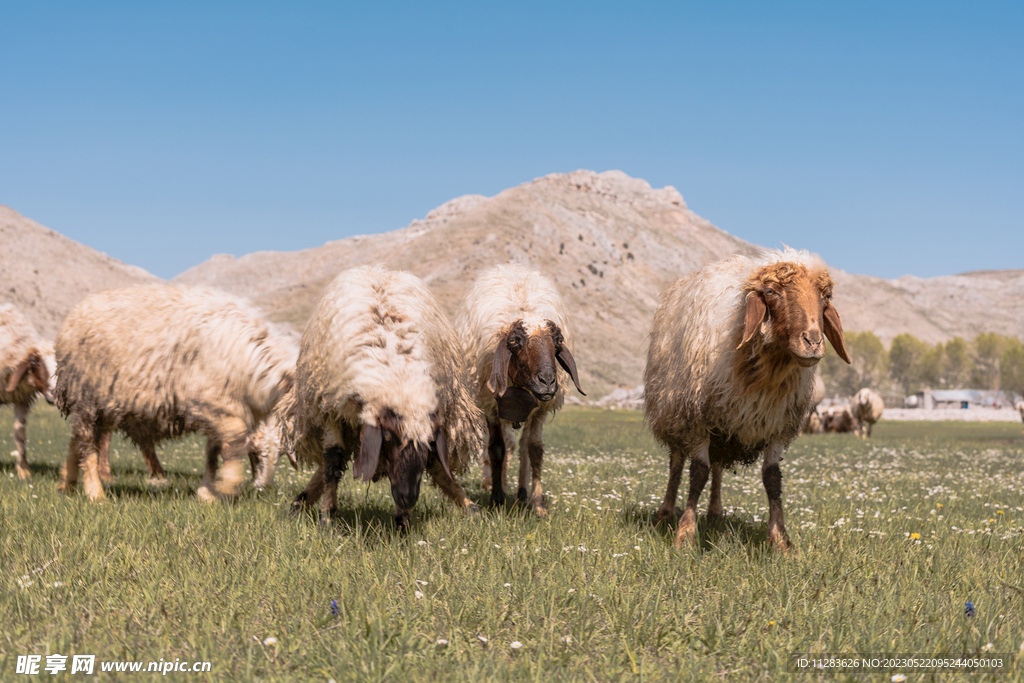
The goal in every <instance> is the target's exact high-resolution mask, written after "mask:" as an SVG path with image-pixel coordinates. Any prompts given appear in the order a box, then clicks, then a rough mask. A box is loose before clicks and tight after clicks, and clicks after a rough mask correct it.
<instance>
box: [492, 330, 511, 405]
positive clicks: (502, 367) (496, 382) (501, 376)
mask: <svg viewBox="0 0 1024 683" xmlns="http://www.w3.org/2000/svg"><path fill="white" fill-rule="evenodd" d="M511 361H512V349H510V348H509V347H508V341H507V340H506V339H505V338H504V337H502V338H501V340H500V341H498V348H496V349H495V350H494V362H493V363H491V377H490V379H488V380H487V388H488V389H490V390H491V392H492V393H493V394H494V395H495V396H504V395H505V390H506V389H508V366H509V363H510V362H511Z"/></svg>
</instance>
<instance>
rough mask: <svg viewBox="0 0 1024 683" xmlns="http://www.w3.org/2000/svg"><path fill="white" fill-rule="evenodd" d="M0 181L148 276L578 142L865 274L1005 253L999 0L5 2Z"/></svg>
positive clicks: (1016, 116) (1012, 39)
mask: <svg viewBox="0 0 1024 683" xmlns="http://www.w3.org/2000/svg"><path fill="white" fill-rule="evenodd" d="M0 25H2V35H3V38H2V40H0V203H3V204H7V205H9V206H11V207H12V208H14V209H16V210H17V211H19V212H21V213H22V214H24V215H26V216H28V217H30V218H33V219H34V220H37V221H39V222H40V223H42V224H43V225H46V226H48V227H50V228H53V229H54V230H57V231H59V232H61V233H64V234H66V235H68V236H69V237H71V238H73V239H76V240H78V241H80V242H83V243H85V244H88V245H90V246H92V247H95V248H97V249H99V250H101V251H104V252H106V253H108V254H110V255H112V256H115V257H116V258H119V259H121V260H123V261H126V262H128V263H132V264H135V265H139V266H142V267H143V268H146V269H147V270H149V271H151V272H153V273H155V274H157V275H160V276H161V277H172V276H174V275H176V274H177V273H180V272H181V271H183V270H185V269H187V268H189V267H191V266H193V265H196V264H198V263H200V262H201V261H203V260H205V259H207V258H208V257H209V256H210V255H211V254H214V253H233V254H236V255H241V254H245V253H249V252H252V251H258V250H266V249H273V250H293V249H301V248H306V247H312V246H317V245H320V244H323V243H324V242H326V241H329V240H333V239H340V238H343V237H346V236H349V235H353V234H365V233H371V232H382V231H387V230H393V229H396V228H400V227H404V226H405V225H407V224H408V223H409V221H410V220H412V219H414V218H419V217H422V216H424V215H425V214H426V213H427V212H428V211H429V210H430V209H432V208H433V207H435V206H437V205H439V204H441V203H443V202H445V201H447V200H449V199H451V198H453V197H456V196H459V195H463V194H470V193H477V194H484V195H493V194H496V193H497V192H500V191H501V190H503V189H505V188H507V187H512V186H514V185H518V184H520V183H522V182H525V181H528V180H531V179H532V178H535V177H538V176H542V175H546V174H548V173H553V172H565V171H571V170H575V169H578V168H586V169H592V170H596V171H604V170H609V169H621V170H622V171H625V172H626V173H628V174H630V175H632V176H635V177H640V178H644V179H646V180H647V181H649V182H650V183H651V185H653V186H655V187H661V186H664V185H674V186H675V187H676V188H677V189H678V190H679V191H680V192H681V193H682V194H683V196H684V197H685V198H686V200H687V202H688V204H689V205H690V208H691V209H693V210H694V211H696V212H697V213H699V214H700V215H702V216H703V217H705V218H707V219H708V220H710V221H711V222H713V223H714V224H716V225H718V226H719V227H721V228H723V229H724V230H727V231H728V232H730V233H732V234H734V235H737V236H739V237H742V238H744V239H746V240H749V241H751V242H754V243H756V244H761V245H765V246H778V245H779V244H781V243H786V244H789V245H791V246H798V247H806V248H809V249H811V250H814V251H817V252H819V253H821V254H822V255H823V256H824V257H825V258H826V259H827V260H828V261H829V262H830V263H831V264H833V265H834V266H837V267H839V268H843V269H844V270H848V271H851V272H857V273H865V274H870V275H877V276H881V277H898V276H900V275H903V274H907V273H909V274H913V275H918V276H922V277H928V276H934V275H948V274H953V273H958V272H964V271H968V270H976V269H996V268H1021V267H1024V40H1022V38H1021V36H1024V4H1022V3H956V4H951V3H941V2H931V3H910V2H900V3H891V2H886V3H866V2H859V3H846V4H840V3H822V2H812V3H797V2H786V3H753V2H752V3H741V2H716V3H699V4H694V3H681V2H674V3H664V4H662V3H621V2H620V3H607V4H606V3H597V2H585V3H552V2H539V3H532V2H516V3H474V4H452V3H440V2H438V3H415V4H400V3H359V4H357V3H323V4H317V3H302V4H301V5H299V4H297V3H280V4H260V3H254V2H246V3H238V4H231V3H208V2H207V3H190V2H174V3H159V2H150V3H111V2H104V3H53V2H51V3H18V4H15V3H6V4H5V5H4V7H3V9H0Z"/></svg>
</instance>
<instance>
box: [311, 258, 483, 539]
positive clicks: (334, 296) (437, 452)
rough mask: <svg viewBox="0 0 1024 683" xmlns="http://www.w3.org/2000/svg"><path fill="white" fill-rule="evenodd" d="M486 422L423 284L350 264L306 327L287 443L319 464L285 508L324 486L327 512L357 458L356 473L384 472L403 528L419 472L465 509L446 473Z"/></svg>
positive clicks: (461, 463) (376, 475) (476, 442)
mask: <svg viewBox="0 0 1024 683" xmlns="http://www.w3.org/2000/svg"><path fill="white" fill-rule="evenodd" d="M482 422H483V416H482V415H481V414H480V411H479V410H478V409H477V407H476V406H475V405H473V399H472V396H471V395H470V393H469V391H468V389H467V386H466V382H465V380H464V378H463V361H462V355H461V353H460V350H459V344H458V340H457V338H456V337H455V330H453V329H452V326H451V325H450V324H449V322H448V320H447V319H446V318H445V316H444V313H443V312H442V311H441V308H440V306H439V305H438V303H437V300H436V299H434V297H433V295H432V294H431V293H430V291H429V290H428V289H427V287H426V285H424V284H423V282H422V281H421V280H419V279H418V278H417V277H415V276H413V275H411V274H409V273H405V272H394V271H389V270H387V269H386V268H384V267H383V266H379V265H378V266H363V267H360V268H354V269H352V270H347V271H345V272H343V273H341V274H340V275H339V276H338V277H337V278H335V279H334V281H333V282H332V283H331V284H330V285H329V286H328V287H327V289H326V290H325V291H324V293H323V295H322V296H321V298H320V302H319V303H318V304H317V307H316V310H315V311H314V312H313V316H312V317H311V318H310V320H309V322H308V323H307V324H306V331H305V333H304V334H303V335H302V343H301V347H300V350H299V361H298V366H297V369H296V382H295V406H294V427H293V428H292V431H293V432H294V436H293V439H294V450H295V453H296V455H297V456H298V459H299V461H300V462H304V463H316V464H318V465H319V466H318V469H317V470H316V473H315V474H314V475H313V477H312V479H310V482H309V484H308V485H307V486H306V489H305V490H304V491H303V492H302V493H300V494H299V495H298V496H297V497H296V498H295V501H294V502H293V503H292V510H293V511H294V512H298V511H301V510H303V509H308V508H310V507H312V506H313V504H314V503H316V501H317V500H319V499H320V498H321V496H323V501H322V502H321V506H320V507H321V522H322V523H327V522H328V521H329V520H330V518H331V517H332V516H333V514H334V512H335V510H336V509H337V495H338V480H339V478H340V477H341V475H342V473H343V472H344V471H345V468H346V467H347V466H348V462H349V460H350V459H353V458H354V463H353V466H352V474H353V476H354V477H355V478H357V479H362V480H364V481H370V480H373V481H377V480H378V479H380V478H381V477H387V478H388V480H389V481H390V482H391V494H392V496H393V497H394V500H395V524H396V526H398V528H399V529H405V528H406V527H408V525H409V523H410V516H411V511H412V507H413V506H414V505H415V504H416V501H417V499H418V498H419V495H420V482H421V479H422V477H423V473H424V471H427V472H429V473H430V476H431V478H432V480H433V482H434V484H435V485H437V486H438V487H439V488H440V489H441V491H442V493H444V494H445V495H446V496H448V497H449V498H451V499H452V500H453V501H454V502H455V504H456V505H458V506H459V507H460V508H463V509H467V510H478V509H479V508H478V507H477V506H476V505H475V504H474V503H473V502H472V501H470V500H469V498H468V497H467V496H466V494H465V492H464V491H463V490H462V487H461V486H460V485H459V483H458V482H457V481H456V480H455V478H454V476H453V475H454V474H461V473H462V472H464V471H465V468H466V466H467V465H468V463H469V460H470V459H471V458H472V457H473V456H474V454H476V453H478V452H479V450H480V448H481V447H482V445H483V428H482ZM325 492H326V495H324V493H325Z"/></svg>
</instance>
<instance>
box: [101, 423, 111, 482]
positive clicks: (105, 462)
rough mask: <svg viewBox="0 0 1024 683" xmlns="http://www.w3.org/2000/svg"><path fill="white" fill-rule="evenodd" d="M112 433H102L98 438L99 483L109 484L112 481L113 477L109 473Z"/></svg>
mask: <svg viewBox="0 0 1024 683" xmlns="http://www.w3.org/2000/svg"><path fill="white" fill-rule="evenodd" d="M111 434H112V432H104V434H103V436H101V437H100V452H99V462H98V469H99V473H100V481H102V482H104V483H106V484H109V483H111V482H112V481H114V475H113V474H111V473H110V436H111Z"/></svg>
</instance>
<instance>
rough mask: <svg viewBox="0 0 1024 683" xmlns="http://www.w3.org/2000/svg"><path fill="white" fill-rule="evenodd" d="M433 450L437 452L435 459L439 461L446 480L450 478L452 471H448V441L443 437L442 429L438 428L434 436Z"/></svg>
mask: <svg viewBox="0 0 1024 683" xmlns="http://www.w3.org/2000/svg"><path fill="white" fill-rule="evenodd" d="M434 448H435V449H436V450H437V459H438V460H440V461H441V467H442V468H443V469H444V473H445V474H447V475H448V478H449V479H451V478H452V471H451V470H450V469H448V440H447V439H446V438H445V435H444V427H443V426H442V427H438V428H437V432H436V433H435V434H434Z"/></svg>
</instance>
